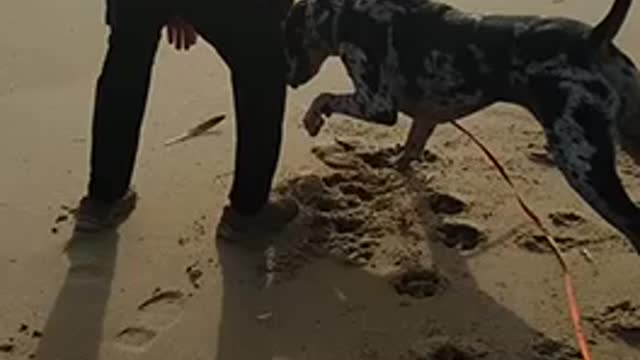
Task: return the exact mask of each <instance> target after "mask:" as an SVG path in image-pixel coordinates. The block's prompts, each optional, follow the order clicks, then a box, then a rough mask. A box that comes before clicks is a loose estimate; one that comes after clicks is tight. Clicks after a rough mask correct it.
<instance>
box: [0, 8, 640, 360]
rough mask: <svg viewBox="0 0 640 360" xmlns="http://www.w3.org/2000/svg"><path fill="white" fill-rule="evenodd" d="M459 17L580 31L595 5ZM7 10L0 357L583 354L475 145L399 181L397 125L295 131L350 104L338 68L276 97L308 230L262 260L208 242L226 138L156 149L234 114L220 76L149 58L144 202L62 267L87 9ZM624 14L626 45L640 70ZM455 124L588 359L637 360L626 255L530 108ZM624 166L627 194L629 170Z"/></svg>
mask: <svg viewBox="0 0 640 360" xmlns="http://www.w3.org/2000/svg"><path fill="white" fill-rule="evenodd" d="M455 3H457V4H458V5H461V6H464V7H466V8H468V9H476V10H486V11H498V12H503V13H534V12H535V13H544V14H553V15H567V16H573V17H576V18H579V19H583V20H585V21H589V22H594V21H596V20H597V19H599V18H600V17H601V16H602V14H603V12H604V10H605V9H606V8H607V7H608V6H609V1H580V0H565V1H560V2H558V1H553V0H543V1H534V0H529V1H513V0H510V1H507V0H503V1H498V0H488V1H483V2H478V1H471V0H457V1H455ZM0 8H1V10H0V30H2V31H0V48H1V49H2V56H0V119H1V120H0V121H2V124H3V131H2V141H1V142H0V164H2V169H3V170H2V175H1V176H0V215H1V216H0V229H1V230H0V234H1V238H2V241H0V284H2V293H1V294H2V296H0V359H1V360H14V359H16V360H17V359H32V358H35V359H40V360H97V359H108V360H121V359H122V360H125V359H153V360H174V359H185V360H199V359H218V360H255V359H278V360H285V359H288V360H315V359H318V360H329V359H336V360H347V359H384V360H390V359H406V360H417V359H433V360H476V359H492V360H493V359H496V360H499V359H509V360H511V359H525V360H529V359H531V360H533V359H550V360H567V359H578V357H577V356H576V348H575V342H574V339H573V337H572V336H573V335H572V328H571V324H570V320H569V316H568V313H567V310H566V302H565V297H564V292H563V289H562V282H561V278H560V274H561V272H560V268H559V267H558V265H557V263H556V261H555V259H554V257H553V256H552V255H551V254H550V253H549V252H548V251H547V250H546V248H545V246H544V245H543V243H542V242H541V241H540V238H539V235H540V233H539V232H538V231H537V230H536V229H535V228H534V227H532V226H531V224H530V223H529V222H528V220H527V218H525V217H524V216H523V214H522V213H521V211H520V209H519V208H518V206H517V204H516V202H515V199H514V198H513V196H512V194H511V192H510V191H509V189H508V188H506V187H505V186H504V184H503V182H502V180H501V179H500V178H499V176H498V174H497V173H496V172H495V170H494V169H493V168H492V166H491V165H490V164H489V163H487V161H486V160H485V158H484V156H483V155H482V154H481V153H480V152H479V151H478V150H477V149H476V148H475V147H474V146H473V145H472V144H471V143H470V142H469V140H468V139H466V138H465V137H464V136H463V135H461V134H460V133H458V132H456V131H455V130H454V129H452V128H450V127H442V128H441V129H439V130H438V131H437V133H436V135H435V137H434V138H433V141H432V142H431V143H430V144H429V151H428V152H427V153H425V161H424V162H423V163H422V164H420V165H418V166H417V167H416V171H415V172H414V173H413V174H412V175H410V176H401V175H399V174H397V173H396V172H394V171H393V170H391V169H390V168H389V164H388V161H389V159H390V157H391V156H393V154H394V152H395V146H396V145H397V144H398V143H399V142H400V141H401V140H402V139H403V136H404V134H405V132H406V125H407V122H406V119H403V121H402V125H401V126H399V127H397V128H394V129H388V128H381V127H375V126H367V125H363V124H359V123H357V122H355V121H353V120H347V119H340V118H339V117H338V118H335V119H333V120H332V121H331V122H330V125H329V126H328V127H327V128H326V130H325V131H324V132H323V133H322V135H321V136H320V137H319V138H318V139H313V140H311V139H309V138H308V137H307V136H306V135H305V133H304V131H303V129H302V128H301V127H300V124H299V119H300V117H301V115H302V111H303V109H304V106H305V105H306V104H308V103H309V101H310V100H311V98H312V97H313V95H314V94H317V92H318V91H320V90H321V89H322V90H327V89H344V88H346V87H347V84H348V83H347V80H346V78H345V77H344V73H343V71H342V69H341V67H340V66H339V64H337V63H335V62H332V63H331V64H328V66H327V67H326V68H325V69H324V71H323V72H322V75H321V76H320V77H319V78H318V79H317V80H316V81H314V82H313V84H312V85H310V86H308V87H306V88H305V89H303V90H300V91H298V92H295V93H292V94H291V97H290V102H289V111H288V117H287V123H286V130H287V132H286V134H287V136H286V143H285V146H284V152H283V154H284V155H283V160H282V164H281V167H280V171H279V180H278V187H279V190H278V191H282V192H286V193H290V194H293V195H294V196H296V197H297V198H298V199H299V200H300V202H301V203H302V204H303V207H304V214H303V215H302V216H301V218H300V219H299V220H298V221H297V222H296V223H295V224H294V225H292V226H291V228H290V229H288V230H287V231H286V232H285V233H284V234H282V235H280V236H277V237H276V238H274V239H272V240H274V242H273V245H272V246H270V247H269V248H266V249H265V248H261V246H259V245H255V246H252V247H239V246H228V245H227V246H221V245H217V244H216V243H215V242H214V240H213V239H214V234H213V232H214V224H215V221H216V219H217V218H218V216H219V214H220V211H221V208H222V206H223V204H224V203H225V201H226V193H227V191H228V188H229V185H230V180H231V179H230V177H229V174H230V171H231V170H232V161H233V151H232V150H233V141H234V136H233V131H234V125H233V121H227V122H225V123H223V124H222V125H221V126H220V128H219V129H218V132H217V134H214V136H209V137H202V138H198V139H194V140H191V141H189V142H186V143H182V144H178V145H175V146H173V147H170V148H165V147H164V146H163V142H164V141H165V140H166V139H168V138H170V137H172V136H175V135H177V134H179V133H181V132H183V131H184V130H186V129H187V128H189V127H190V126H192V125H194V124H197V123H198V122H200V121H202V120H205V119H207V118H209V117H211V116H213V115H216V114H218V113H228V114H232V108H231V97H230V92H229V86H228V82H227V77H228V72H227V70H226V69H225V68H224V66H223V65H222V64H221V62H220V59H219V58H218V57H217V56H216V55H215V54H214V53H212V52H211V50H210V48H209V47H208V46H206V45H204V44H200V45H199V46H198V47H197V48H196V49H194V50H193V51H192V52H191V53H189V54H187V55H183V54H175V53H174V52H173V51H172V50H170V49H169V48H168V47H167V46H166V45H163V47H162V49H161V53H160V56H159V58H158V61H157V67H156V71H155V78H154V88H153V92H152V94H151V100H150V104H149V111H148V117H147V120H146V126H145V130H144V140H143V146H142V149H141V152H140V156H139V162H138V164H139V166H138V168H137V172H136V181H135V182H136V185H137V187H138V189H139V190H140V192H141V196H142V199H141V202H140V206H139V208H138V209H137V211H136V212H135V213H134V214H133V215H132V216H131V218H130V219H129V221H127V222H126V223H125V224H124V225H123V226H122V227H121V228H120V229H119V231H118V232H117V234H113V235H110V236H100V237H95V238H84V239H76V240H79V241H76V242H74V243H73V246H71V248H70V250H69V252H68V254H65V253H64V252H63V250H64V247H65V245H66V244H67V243H68V242H69V241H70V240H71V238H72V234H71V233H72V231H71V229H72V222H71V220H70V216H69V215H70V214H69V209H70V208H71V207H73V206H74V205H75V204H76V202H77V200H78V197H79V196H81V195H82V193H83V190H84V185H85V183H86V175H87V166H86V164H87V156H88V145H89V139H88V137H87V135H88V132H89V125H90V124H89V116H90V113H91V104H92V97H93V84H94V80H95V77H96V76H97V73H98V70H99V66H100V61H101V57H102V54H103V52H104V43H105V35H106V32H105V28H104V27H103V26H102V23H101V20H102V16H103V13H102V7H101V1H93V2H91V1H89V2H78V1H71V0H56V1H49V2H44V1H36V0H20V1H11V2H6V1H5V3H3V4H2V5H0ZM634 10H635V12H634V13H633V14H632V17H631V18H630V19H629V20H628V21H627V25H626V26H625V28H624V31H623V34H622V35H621V36H620V38H619V42H620V44H621V45H622V46H623V47H624V48H625V49H626V50H627V51H628V52H629V53H630V54H631V55H632V56H633V57H634V58H638V57H637V56H638V55H639V54H640V48H639V47H637V46H635V47H634V45H635V42H634V41H633V39H634V38H635V37H636V36H637V34H639V33H640V21H638V20H640V15H636V14H638V7H637V6H636V7H634ZM425 36H428V34H426V35H425ZM465 124H466V125H467V126H468V128H470V129H472V131H473V132H474V133H475V134H477V135H478V136H479V137H480V138H481V139H482V140H483V141H485V142H486V144H487V145H488V146H489V147H490V148H491V149H493V150H494V151H495V153H496V155H497V156H498V157H499V158H500V159H501V161H502V162H503V163H504V164H505V165H506V167H507V169H508V171H509V172H510V174H511V175H512V176H513V177H514V178H515V179H516V182H517V186H518V188H519V189H520V190H521V191H522V194H523V195H524V196H525V197H526V199H527V201H528V202H529V203H530V205H531V206H532V207H533V208H534V209H535V210H536V211H537V212H538V213H539V214H540V215H541V216H542V217H543V218H544V220H545V223H546V224H547V226H548V227H549V228H550V229H551V230H552V232H553V234H554V235H557V236H558V238H559V240H561V244H562V247H563V249H564V250H566V252H567V257H568V258H569V260H570V264H571V267H572V270H573V272H574V274H575V277H576V286H577V288H578V292H579V300H580V303H581V305H582V307H583V310H584V313H585V318H586V321H585V325H586V328H587V334H588V336H589V338H590V339H591V340H592V344H593V350H594V352H595V359H598V360H614V359H624V360H632V359H638V358H640V352H639V351H638V350H639V349H640V300H639V299H640V290H639V289H638V286H637V284H639V283H640V269H639V266H638V265H640V259H639V258H638V257H637V256H636V255H634V254H633V253H632V252H631V251H630V248H629V246H627V245H626V243H625V242H624V241H623V240H622V238H621V236H620V235H619V234H617V233H616V232H614V231H613V230H612V229H611V228H610V227H609V226H608V225H606V224H605V223H604V222H603V221H602V220H600V219H599V218H598V217H597V216H595V215H594V213H593V212H592V211H591V210H589V209H588V208H587V207H586V206H585V204H584V203H582V202H581V201H580V200H579V199H578V198H577V196H576V195H575V194H574V193H573V192H572V191H571V190H570V189H569V188H568V186H567V185H566V184H565V183H564V180H563V179H562V178H561V176H560V174H559V172H558V171H557V169H555V168H554V166H553V164H552V163H551V162H549V159H548V158H547V157H546V156H545V155H544V152H543V151H544V139H543V137H542V134H541V131H540V127H539V126H538V125H537V124H536V123H535V122H534V121H533V120H532V118H531V117H530V116H529V115H528V114H527V113H525V112H524V111H522V110H520V109H517V108H514V107H509V106H504V105H498V106H494V107H492V108H490V109H487V110H486V111H483V112H481V113H478V114H476V115H474V116H471V117H470V118H469V119H468V120H466V121H465ZM336 137H338V138H339V139H341V140H342V141H341V142H340V143H336V142H335V140H334V138H336ZM622 171H623V172H624V174H625V181H626V182H627V183H628V185H629V186H630V188H631V189H632V191H633V193H634V195H635V197H636V198H640V171H639V170H638V169H637V168H633V167H631V166H630V165H629V164H628V163H623V164H622ZM256 240H257V241H256V243H259V242H260V241H259V240H262V239H256ZM585 250H586V251H587V252H588V253H589V254H591V256H592V259H593V263H591V262H589V261H588V260H587V258H586V257H585V256H584V253H585Z"/></svg>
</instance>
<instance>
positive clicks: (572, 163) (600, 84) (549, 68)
mask: <svg viewBox="0 0 640 360" xmlns="http://www.w3.org/2000/svg"><path fill="white" fill-rule="evenodd" d="M630 5H631V0H615V3H614V5H613V7H612V9H611V10H610V12H609V13H608V14H607V16H606V17H605V18H604V19H603V21H601V22H600V23H599V24H598V25H597V26H596V27H592V26H589V25H587V24H584V23H582V22H579V21H576V20H571V19H567V18H549V17H540V16H501V15H479V14H471V13H465V12H462V11H460V10H457V9H455V8H453V7H451V6H448V5H445V4H442V3H438V2H434V1H428V0H301V1H299V2H297V3H296V4H295V5H294V6H293V8H292V10H291V11H290V13H289V16H288V18H287V20H286V22H285V36H286V55H287V59H288V62H289V66H290V74H289V84H290V85H291V86H292V87H294V88H295V87H298V86H300V85H302V84H304V83H306V82H308V81H309V80H310V79H311V78H312V77H313V76H315V75H316V74H317V73H318V71H319V69H320V67H321V65H322V63H323V62H324V61H325V59H326V58H328V57H329V56H339V57H340V58H341V60H342V62H343V63H344V65H345V67H346V69H347V71H348V74H349V76H350V77H351V79H352V81H353V84H354V88H355V92H354V93H351V94H330V93H323V94H320V95H319V96H317V97H316V99H315V100H314V101H313V103H312V105H311V106H310V108H309V110H308V112H307V114H306V115H305V118H304V124H305V127H306V129H307V131H308V132H309V133H310V135H312V136H315V135H317V134H318V132H319V131H320V129H321V127H322V126H323V124H324V119H325V117H329V116H331V115H332V114H336V113H339V114H344V115H348V116H351V117H354V118H357V119H361V120H364V121H369V122H373V123H378V124H383V125H389V126H390V125H394V124H395V123H396V122H397V118H398V113H399V112H402V113H404V114H406V115H408V116H410V117H411V118H412V119H413V122H412V127H411V130H410V132H409V136H408V138H407V140H406V143H405V148H404V153H403V155H402V156H401V157H400V158H399V159H398V166H399V167H400V168H406V167H407V166H408V165H409V163H410V162H411V161H412V160H414V159H416V158H417V156H418V154H419V153H421V152H422V150H423V148H424V146H425V144H426V142H427V140H428V138H429V136H430V135H431V134H432V132H433V129H434V128H435V126H437V125H438V124H442V123H446V122H450V121H453V120H457V119H459V118H462V117H464V116H466V115H469V114H471V113H473V112H475V111H478V110H481V109H483V108H485V107H487V106H489V105H491V104H494V103H496V102H508V103H513V104H518V105H521V106H523V107H525V108H526V109H528V110H529V111H530V112H531V113H532V114H533V115H534V116H535V117H536V119H537V120H538V121H539V123H540V124H541V125H542V127H543V128H544V131H545V134H546V138H547V141H548V143H549V146H550V149H551V152H552V154H553V156H554V158H555V161H556V163H557V165H558V167H559V169H560V170H561V171H562V173H563V174H564V176H565V178H566V179H567V181H568V183H569V184H570V186H571V187H572V188H573V189H574V190H575V191H576V192H577V193H578V194H579V195H580V196H581V197H582V198H583V199H584V200H585V201H586V202H587V203H588V204H589V205H590V206H591V207H592V208H593V209H594V210H595V211H596V212H597V213H598V214H600V215H601V216H602V217H603V218H604V219H606V220H607V221H608V222H609V223H610V224H611V225H613V226H615V227H616V228H617V229H618V230H620V231H621V232H622V233H623V234H625V235H626V236H627V238H628V239H629V240H630V241H631V243H632V244H633V246H634V247H635V249H636V250H637V251H638V252H640V209H638V207H637V206H636V205H635V204H634V203H633V202H632V200H631V199H630V197H629V196H628V194H627V193H626V191H625V189H624V188H623V186H622V184H621V181H620V178H619V177H618V175H617V172H616V168H615V148H614V146H615V143H616V142H617V144H618V145H620V146H621V147H622V148H623V149H624V150H625V151H626V152H627V153H628V154H630V155H631V156H632V157H633V158H634V160H635V161H636V162H637V163H639V164H640V119H639V118H638V117H639V116H640V77H639V74H638V71H637V69H636V67H635V66H634V64H633V63H632V62H631V60H630V59H629V58H628V57H627V56H626V55H624V54H623V53H622V52H621V51H620V50H619V49H618V48H617V47H616V46H615V45H613V44H612V39H613V38H614V37H615V35H616V34H617V33H618V31H619V29H620V27H621V25H622V23H623V21H624V19H625V17H626V15H627V12H628V10H629V7H630Z"/></svg>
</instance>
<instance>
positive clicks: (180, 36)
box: [167, 17, 198, 51]
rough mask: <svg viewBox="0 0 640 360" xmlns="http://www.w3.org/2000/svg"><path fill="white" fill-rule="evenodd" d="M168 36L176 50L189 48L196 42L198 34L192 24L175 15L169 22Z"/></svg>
mask: <svg viewBox="0 0 640 360" xmlns="http://www.w3.org/2000/svg"><path fill="white" fill-rule="evenodd" d="M167 38H168V41H169V44H171V45H173V47H174V48H175V49H176V50H178V51H180V50H189V49H190V48H191V47H192V46H193V45H195V44H196V41H197V39H198V34H197V33H196V30H195V29H194V28H193V26H191V24H189V23H187V22H185V21H184V20H183V19H182V18H179V17H173V18H171V19H169V22H168V23H167Z"/></svg>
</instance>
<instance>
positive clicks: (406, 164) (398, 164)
mask: <svg viewBox="0 0 640 360" xmlns="http://www.w3.org/2000/svg"><path fill="white" fill-rule="evenodd" d="M417 160H418V159H416V158H415V157H413V156H410V155H408V154H407V153H403V154H401V155H400V156H398V157H397V158H396V159H395V160H394V161H393V168H394V169H396V171H398V172H400V173H406V172H408V171H410V170H411V164H412V163H413V162H414V161H417Z"/></svg>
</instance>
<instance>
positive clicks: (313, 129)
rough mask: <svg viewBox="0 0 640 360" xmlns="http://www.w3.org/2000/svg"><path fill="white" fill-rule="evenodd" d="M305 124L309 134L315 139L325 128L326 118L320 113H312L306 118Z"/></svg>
mask: <svg viewBox="0 0 640 360" xmlns="http://www.w3.org/2000/svg"><path fill="white" fill-rule="evenodd" d="M303 123H304V128H305V129H306V130H307V133H309V135H310V136H312V137H315V136H317V135H318V134H319V133H320V130H321V129H322V126H324V118H323V117H322V115H321V114H320V113H318V112H315V111H310V112H308V113H307V114H306V115H305V116H304V120H303Z"/></svg>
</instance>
